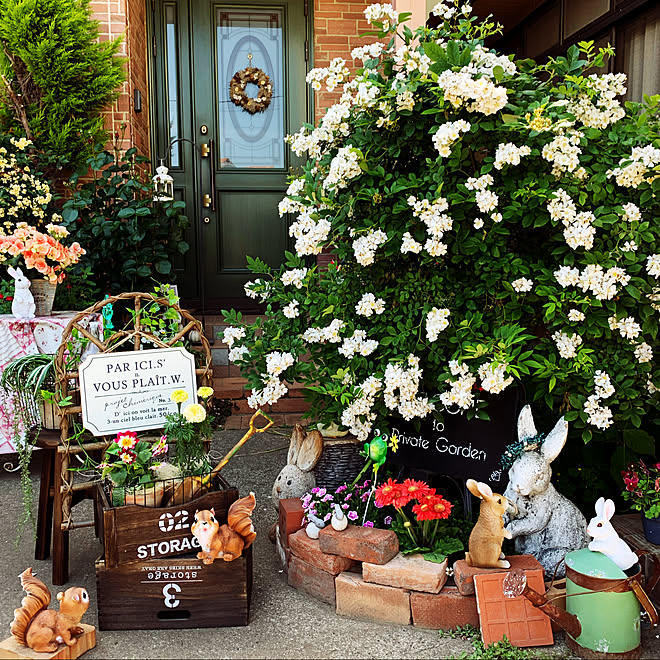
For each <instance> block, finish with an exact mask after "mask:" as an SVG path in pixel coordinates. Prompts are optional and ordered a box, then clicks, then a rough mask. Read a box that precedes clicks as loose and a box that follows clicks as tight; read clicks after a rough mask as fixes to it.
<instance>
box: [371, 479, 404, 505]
mask: <svg viewBox="0 0 660 660" xmlns="http://www.w3.org/2000/svg"><path fill="white" fill-rule="evenodd" d="M398 488H399V484H398V483H397V482H396V481H394V480H392V479H388V480H387V481H386V482H385V483H384V484H381V485H380V486H378V488H376V495H375V497H376V506H378V507H381V506H390V505H391V504H392V500H393V498H394V495H395V494H396V492H397V490H398Z"/></svg>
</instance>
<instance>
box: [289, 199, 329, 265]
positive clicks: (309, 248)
mask: <svg viewBox="0 0 660 660" xmlns="http://www.w3.org/2000/svg"><path fill="white" fill-rule="evenodd" d="M317 211H318V209H315V208H313V207H308V208H306V209H305V210H304V212H303V213H301V214H300V215H299V216H298V217H297V218H296V221H295V222H292V223H291V226H290V227H289V236H292V237H294V238H295V239H296V244H295V249H296V254H297V255H298V256H299V257H304V256H306V255H310V254H320V253H321V250H322V249H323V248H322V244H323V243H324V242H325V241H326V240H327V238H328V235H329V234H330V230H331V229H332V225H331V224H330V221H329V220H327V219H326V218H319V219H318V220H314V218H312V215H313V214H315V213H316V212H317Z"/></svg>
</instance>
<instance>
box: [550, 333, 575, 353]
mask: <svg viewBox="0 0 660 660" xmlns="http://www.w3.org/2000/svg"><path fill="white" fill-rule="evenodd" d="M552 339H553V341H554V342H555V344H556V345H557V350H558V351H559V355H561V357H563V358H574V357H575V356H576V355H577V347H578V346H580V344H582V337H580V335H578V334H576V333H574V334H572V335H568V334H566V333H565V332H559V331H557V332H555V334H554V335H552Z"/></svg>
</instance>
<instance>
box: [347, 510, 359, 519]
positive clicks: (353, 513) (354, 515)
mask: <svg viewBox="0 0 660 660" xmlns="http://www.w3.org/2000/svg"><path fill="white" fill-rule="evenodd" d="M357 518H358V514H357V511H349V512H348V519H349V520H357Z"/></svg>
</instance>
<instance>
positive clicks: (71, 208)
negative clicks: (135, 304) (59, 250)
mask: <svg viewBox="0 0 660 660" xmlns="http://www.w3.org/2000/svg"><path fill="white" fill-rule="evenodd" d="M148 162H149V161H148V160H147V159H146V158H145V157H144V156H140V155H138V154H137V151H136V150H135V149H129V150H128V151H127V152H126V153H125V154H124V155H123V156H120V155H119V154H118V153H117V154H112V153H110V152H108V151H99V152H98V153H97V154H96V155H95V156H93V157H92V158H90V159H88V161H87V164H88V165H89V167H90V169H91V171H92V174H93V178H92V180H91V181H87V182H85V183H83V184H82V185H79V184H78V175H74V176H73V177H72V178H71V181H70V185H71V187H72V196H71V199H69V200H67V202H66V203H65V204H64V206H63V207H62V218H63V224H64V226H65V227H66V228H67V229H68V230H69V231H70V232H71V234H72V236H73V237H74V238H75V240H77V241H79V242H80V244H81V245H85V246H86V249H87V258H86V260H85V263H86V264H87V265H89V268H90V271H91V273H93V274H94V281H95V282H96V285H97V287H98V292H99V293H102V294H106V293H108V294H116V293H122V292H123V291H140V290H142V291H150V290H151V289H152V288H153V282H154V280H157V281H161V282H170V281H171V280H172V279H173V277H174V272H173V261H174V258H175V256H176V255H177V254H185V253H186V252H187V251H188V249H189V245H188V243H186V242H185V241H184V240H183V231H184V229H185V228H186V227H187V226H188V218H187V217H186V216H185V215H183V209H184V208H185V203H184V202H180V201H172V202H155V201H154V200H153V197H154V186H153V182H152V181H151V178H150V177H149V175H148V173H147V171H146V169H145V168H144V165H145V164H146V163H148ZM72 272H73V273H74V274H78V273H79V272H80V271H79V270H76V269H72Z"/></svg>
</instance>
